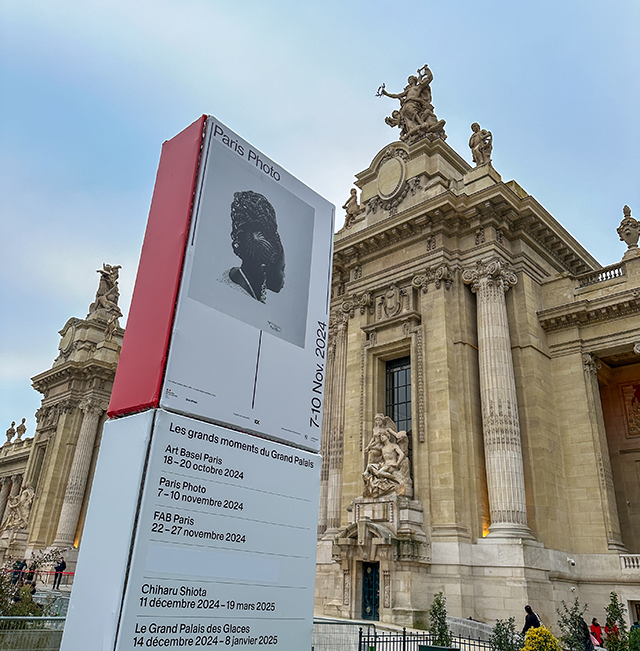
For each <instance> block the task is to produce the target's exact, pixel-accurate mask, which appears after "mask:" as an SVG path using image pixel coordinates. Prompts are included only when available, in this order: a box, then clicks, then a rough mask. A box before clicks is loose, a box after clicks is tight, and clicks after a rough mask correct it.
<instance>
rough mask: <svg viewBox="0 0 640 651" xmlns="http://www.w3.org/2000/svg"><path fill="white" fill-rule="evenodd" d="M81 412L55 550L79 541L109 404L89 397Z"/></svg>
mask: <svg viewBox="0 0 640 651" xmlns="http://www.w3.org/2000/svg"><path fill="white" fill-rule="evenodd" d="M79 406H80V409H81V410H82V411H83V412H84V417H83V419H82V425H81V426H80V434H78V442H77V443H76V451H75V453H74V455H73V462H72V464H71V471H70V473H69V480H68V481H67V490H66V491H65V494H64V501H63V502H62V510H61V511H60V520H59V521H58V530H57V532H56V539H55V541H54V542H53V545H54V547H72V546H73V543H74V541H75V535H76V529H77V527H78V518H79V517H80V510H81V508H82V500H83V498H84V491H85V488H86V486H87V479H88V477H89V466H90V465H91V457H92V454H93V446H94V443H95V440H96V434H97V432H98V421H99V420H100V416H101V415H102V412H104V411H105V409H106V408H107V404H106V403H105V402H103V401H102V400H96V399H94V398H88V399H85V400H83V401H82V402H81V403H80V405H79Z"/></svg>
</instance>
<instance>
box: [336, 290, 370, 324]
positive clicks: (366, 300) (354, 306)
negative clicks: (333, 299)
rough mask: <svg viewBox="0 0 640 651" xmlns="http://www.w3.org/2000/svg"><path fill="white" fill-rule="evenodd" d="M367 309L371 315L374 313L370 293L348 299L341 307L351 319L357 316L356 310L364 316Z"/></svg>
mask: <svg viewBox="0 0 640 651" xmlns="http://www.w3.org/2000/svg"><path fill="white" fill-rule="evenodd" d="M367 308H369V312H370V313H372V312H373V299H372V297H371V294H370V293H369V292H365V293H364V294H360V295H358V296H352V297H351V298H347V299H345V300H344V301H343V302H342V306H341V309H342V311H343V312H344V313H345V314H348V315H349V318H353V317H354V316H355V313H356V310H360V314H364V313H365V312H366V310H367Z"/></svg>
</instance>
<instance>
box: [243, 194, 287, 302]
mask: <svg viewBox="0 0 640 651" xmlns="http://www.w3.org/2000/svg"><path fill="white" fill-rule="evenodd" d="M231 243H232V247H233V252H234V253H235V254H236V255H237V256H238V257H239V258H240V259H241V260H242V266H241V267H240V268H239V269H238V270H237V272H236V273H235V274H232V276H231V278H232V280H234V282H237V283H238V284H240V285H241V286H243V287H244V289H245V290H247V291H248V293H249V294H250V295H251V296H253V298H255V299H257V300H259V301H261V302H262V303H264V302H265V301H266V291H267V289H270V290H271V291H273V292H279V291H280V290H281V289H282V287H283V286H284V248H283V246H282V241H281V240H280V235H279V234H278V223H277V221H276V211H275V210H274V208H273V206H272V205H271V203H270V202H269V200H268V199H267V198H266V197H265V196H263V195H262V194H259V193H257V192H253V191H252V190H244V191H242V192H235V193H234V195H233V203H232V204H231ZM234 276H235V278H234Z"/></svg>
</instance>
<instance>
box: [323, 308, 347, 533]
mask: <svg viewBox="0 0 640 651" xmlns="http://www.w3.org/2000/svg"><path fill="white" fill-rule="evenodd" d="M341 316H342V318H341V319H340V320H339V321H338V324H337V326H336V335H335V342H336V347H335V357H334V362H333V373H332V383H331V384H332V387H331V409H330V412H329V419H330V420H329V428H328V434H329V477H328V487H327V529H329V530H333V531H335V530H337V529H339V528H340V521H341V517H340V516H341V511H342V457H343V440H344V407H345V394H344V392H345V382H346V369H347V320H348V319H347V316H346V315H341Z"/></svg>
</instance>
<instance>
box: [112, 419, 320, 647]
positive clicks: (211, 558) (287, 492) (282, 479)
mask: <svg viewBox="0 0 640 651" xmlns="http://www.w3.org/2000/svg"><path fill="white" fill-rule="evenodd" d="M319 478H320V457H319V456H317V455H315V454H312V453H309V452H305V451H302V450H297V449H294V448H291V447H288V446H284V445H280V444H278V443H274V442H272V441H268V440H265V439H260V438H257V437H255V436H250V435H247V434H242V433H239V432H236V431H232V430H228V429H225V428H222V427H218V426H215V425H211V424H208V423H203V422H202V421H197V420H193V419H191V418H187V417H184V416H179V415H176V414H170V413H167V412H164V411H158V412H157V416H156V420H155V424H154V431H153V436H152V443H151V450H150V455H149V462H148V466H147V473H146V478H145V482H144V488H143V494H142V500H141V507H140V514H139V517H138V524H137V531H136V535H135V542H134V547H133V553H132V558H131V567H130V572H129V577H128V581H127V586H126V591H125V598H124V605H123V611H122V618H121V622H120V627H119V633H118V642H117V645H116V649H118V650H121V651H124V650H125V649H126V650H128V649H139V648H155V647H170V648H187V647H199V648H205V649H213V648H237V649H249V648H254V647H262V648H265V647H267V648H272V649H278V650H280V651H285V650H286V651H294V650H298V649H303V648H310V646H311V631H312V625H313V622H312V613H313V588H314V573H315V547H316V545H315V543H316V528H317V514H318V488H319Z"/></svg>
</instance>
